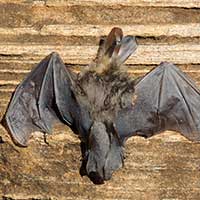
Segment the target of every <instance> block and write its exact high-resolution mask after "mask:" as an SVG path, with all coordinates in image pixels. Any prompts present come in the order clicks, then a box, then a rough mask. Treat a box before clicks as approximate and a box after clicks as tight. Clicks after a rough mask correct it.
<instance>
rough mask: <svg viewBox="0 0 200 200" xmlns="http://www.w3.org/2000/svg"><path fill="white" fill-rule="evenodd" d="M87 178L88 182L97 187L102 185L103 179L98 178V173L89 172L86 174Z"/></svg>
mask: <svg viewBox="0 0 200 200" xmlns="http://www.w3.org/2000/svg"><path fill="white" fill-rule="evenodd" d="M88 177H89V178H90V180H91V181H92V182H93V183H94V184H97V185H100V184H103V183H104V178H103V177H101V176H100V174H99V173H98V172H94V171H93V172H90V173H89V174H88Z"/></svg>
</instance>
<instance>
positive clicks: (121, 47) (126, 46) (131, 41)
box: [111, 36, 137, 66]
mask: <svg viewBox="0 0 200 200" xmlns="http://www.w3.org/2000/svg"><path fill="white" fill-rule="evenodd" d="M136 49H137V42H136V38H135V37H133V36H125V37H124V38H123V39H122V40H121V42H120V44H118V46H116V47H115V49H114V52H113V55H112V61H111V62H112V63H113V65H116V66H120V65H122V64H123V63H124V62H125V61H126V60H127V59H128V57H129V56H130V55H131V54H132V53H133V52H134V51H135V50H136Z"/></svg>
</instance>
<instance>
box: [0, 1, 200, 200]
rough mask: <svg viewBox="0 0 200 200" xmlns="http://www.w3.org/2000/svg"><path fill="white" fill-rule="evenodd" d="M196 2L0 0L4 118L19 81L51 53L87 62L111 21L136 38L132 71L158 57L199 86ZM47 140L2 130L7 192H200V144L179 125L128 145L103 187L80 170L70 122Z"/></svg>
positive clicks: (171, 198) (113, 195) (58, 195)
mask: <svg viewBox="0 0 200 200" xmlns="http://www.w3.org/2000/svg"><path fill="white" fill-rule="evenodd" d="M199 8H200V1H199V0H159V1H157V0H125V1H122V0H105V1H104V0H91V1H89V0H88V1H83V0H81V1H76V0H73V1H67V0H46V1H43V0H39V1H33V0H18V1H11V0H10V1H5V0H0V117H1V118H2V116H3V114H4V112H5V110H6V107H7V105H8V103H9V99H10V97H11V94H12V92H13V91H14V89H15V87H16V85H17V84H18V83H19V82H20V81H21V80H22V79H23V78H24V77H25V75H26V74H27V73H28V72H29V71H30V70H31V69H32V67H33V66H34V65H35V64H36V63H37V62H38V61H39V60H40V59H41V58H43V57H44V56H46V55H47V54H49V53H50V52H51V51H57V52H58V53H59V54H60V55H61V57H62V58H63V59H64V62H65V63H66V65H70V66H71V67H72V68H74V70H80V69H81V68H83V67H84V66H85V65H86V64H87V63H88V62H89V61H90V60H91V59H92V58H93V57H94V55H95V53H96V49H97V45H98V40H99V37H100V36H103V35H106V34H107V33H108V32H109V30H110V28H111V27H113V26H121V27H122V28H123V29H124V32H125V34H132V35H136V36H138V37H137V38H138V43H139V45H140V46H139V48H138V50H137V52H136V54H135V55H133V56H132V57H131V58H130V59H129V60H128V67H127V68H125V70H128V71H129V72H130V73H132V74H133V75H142V74H144V73H146V72H148V71H149V70H150V69H151V68H153V67H155V66H156V65H157V64H159V62H161V61H171V62H173V63H175V64H178V65H179V66H180V67H181V69H182V70H183V71H185V72H186V73H188V74H190V75H191V76H192V77H193V78H194V79H195V80H196V82H197V84H198V85H200V25H199V19H200V9H199ZM47 142H48V144H47V143H45V142H44V138H43V136H42V134H40V133H36V134H35V135H34V136H33V138H32V140H31V141H30V145H29V147H28V148H20V147H17V146H15V145H14V144H13V143H12V141H11V139H10V137H9V135H8V133H7V131H6V130H5V129H4V128H3V127H2V126H1V127H0V198H1V199H9V200H12V199H18V200H19V199H24V200H27V199H59V200H60V199H80V200H83V199H110V200H111V199H134V200H140V199H141V200H143V199H148V200H149V199H152V200H175V199H176V200H190V199H191V200H194V199H196V200H199V199H200V173H199V171H200V144H198V143H192V142H189V141H188V140H186V139H185V138H183V137H182V136H181V135H180V134H178V133H174V132H165V133H163V134H161V135H159V136H156V137H153V138H151V139H148V140H145V139H142V138H138V137H137V138H132V139H130V140H129V141H128V142H127V145H126V160H125V166H124V168H122V169H120V170H118V171H117V172H116V173H115V174H114V175H113V178H112V180H110V181H109V182H106V184H105V185H100V186H96V185H93V184H92V183H91V182H90V181H89V180H88V178H87V177H81V176H80V175H79V167H80V164H81V154H80V147H79V140H78V138H77V137H76V136H75V135H74V134H73V133H72V132H71V131H70V130H69V128H67V127H65V126H63V125H57V126H56V127H55V130H54V133H53V134H52V135H50V136H48V137H47Z"/></svg>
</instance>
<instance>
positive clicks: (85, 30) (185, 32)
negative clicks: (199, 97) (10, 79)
mask: <svg viewBox="0 0 200 200" xmlns="http://www.w3.org/2000/svg"><path fill="white" fill-rule="evenodd" d="M113 26H116V27H120V28H122V30H123V32H124V34H129V35H135V36H142V37H148V36H155V37H158V36H179V37H200V24H199V23H188V24H164V25H158V24H148V25H142V24H135V25H120V24H115V25H89V24H86V25H70V24H67V25H66V24H57V25H44V26H43V27H42V28H41V29H40V30H38V29H36V28H34V27H27V28H3V27H0V35H13V36H19V35H24V34H28V35H42V36H49V35H58V36H61V35H62V36H68V37H69V36H77V37H78V36H90V37H100V36H103V35H107V34H108V33H109V31H110V30H111V29H112V28H113Z"/></svg>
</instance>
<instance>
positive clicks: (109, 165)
mask: <svg viewBox="0 0 200 200" xmlns="http://www.w3.org/2000/svg"><path fill="white" fill-rule="evenodd" d="M122 165H123V147H122V146H121V145H120V143H119V140H118V139H117V137H116V136H115V135H113V134H112V133H110V132H108V131H107V129H106V126H105V124H104V123H102V122H94V124H93V125H92V127H91V131H90V136H89V151H88V156H87V164H86V172H87V175H88V177H89V178H90V179H91V180H92V181H93V182H94V183H95V184H102V183H104V180H109V179H110V178H111V177H112V173H113V172H114V171H115V170H117V169H118V168H120V167H122Z"/></svg>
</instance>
